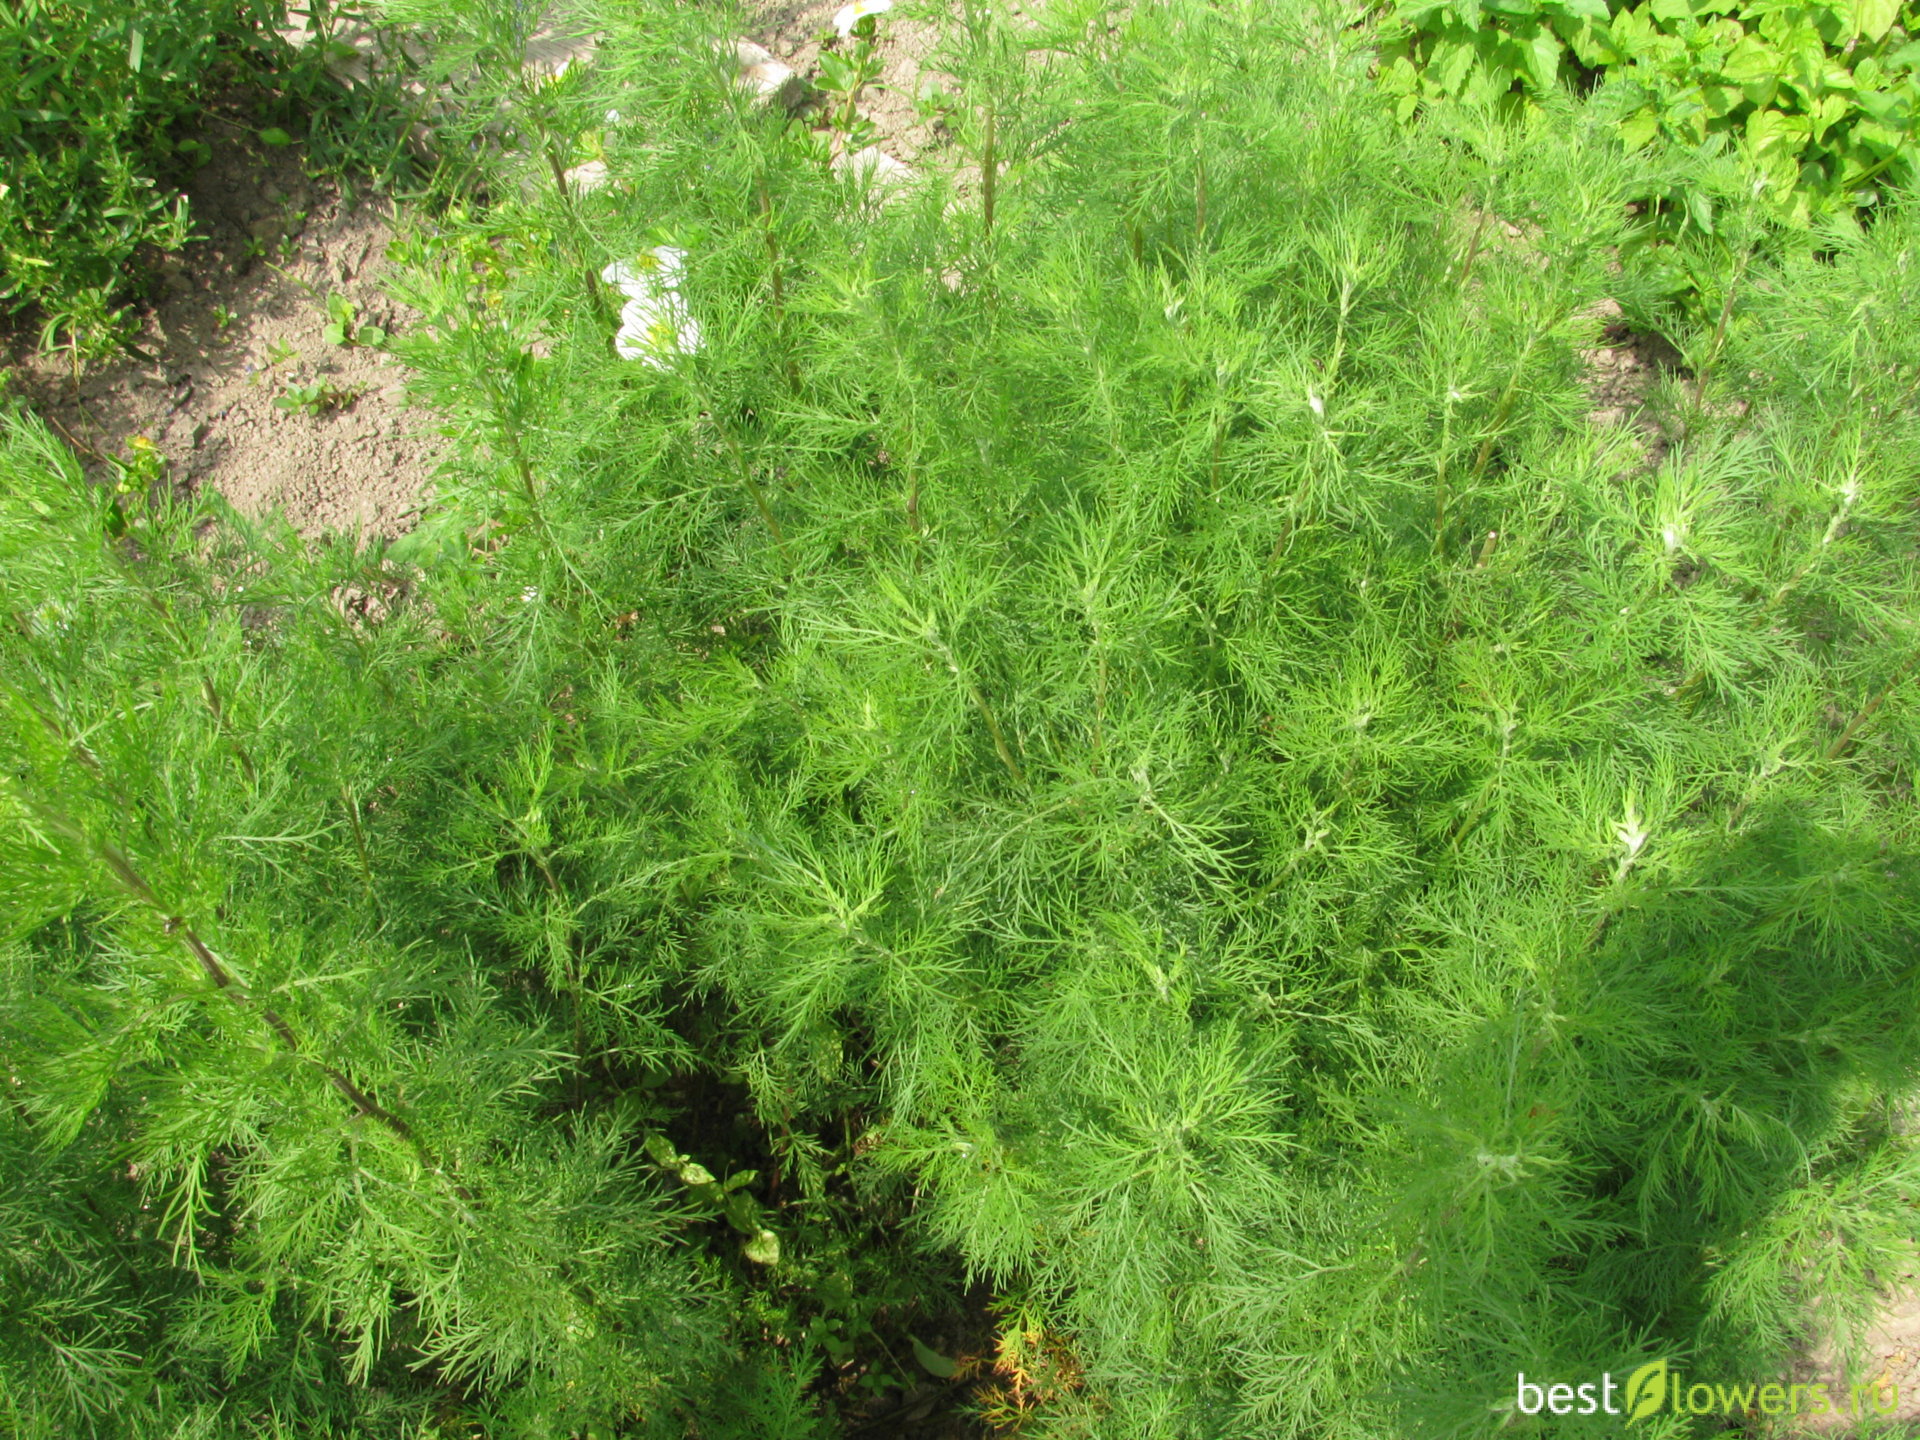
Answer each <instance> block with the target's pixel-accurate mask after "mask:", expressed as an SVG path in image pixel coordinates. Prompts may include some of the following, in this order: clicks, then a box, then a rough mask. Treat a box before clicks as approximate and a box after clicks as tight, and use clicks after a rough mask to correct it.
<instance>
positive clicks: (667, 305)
mask: <svg viewBox="0 0 1920 1440" xmlns="http://www.w3.org/2000/svg"><path fill="white" fill-rule="evenodd" d="M613 348H614V350H615V351H616V352H617V353H618V354H619V356H620V358H621V359H622V360H640V361H644V362H645V363H646V364H648V365H651V366H653V368H654V369H656V370H665V369H666V368H667V365H668V362H669V360H671V359H672V357H673V356H675V355H691V354H693V353H694V352H695V351H697V350H698V349H699V348H700V327H699V325H698V324H696V323H695V321H694V318H693V316H691V315H689V314H688V313H687V306H686V302H685V301H684V300H682V299H681V298H680V297H679V296H678V295H676V294H674V293H673V292H672V291H662V292H661V293H658V294H654V295H643V296H636V297H635V298H634V299H631V300H629V301H627V304H626V308H625V309H623V310H622V311H621V312H620V331H619V333H618V334H617V335H615V336H614V337H613Z"/></svg>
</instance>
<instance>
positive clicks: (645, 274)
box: [600, 245, 687, 300]
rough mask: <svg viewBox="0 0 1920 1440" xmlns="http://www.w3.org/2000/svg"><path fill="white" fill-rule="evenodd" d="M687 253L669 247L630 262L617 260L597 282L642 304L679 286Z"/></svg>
mask: <svg viewBox="0 0 1920 1440" xmlns="http://www.w3.org/2000/svg"><path fill="white" fill-rule="evenodd" d="M686 258H687V252H686V251H684V250H681V249H677V248H675V247H674V246H672V245H657V246H655V247H654V248H653V249H651V250H643V251H641V252H640V254H638V255H636V256H635V257H634V258H633V259H632V260H631V261H627V260H616V261H614V262H613V263H612V264H611V265H609V266H607V268H606V269H604V270H602V271H601V272H600V278H601V279H602V280H603V281H605V282H606V283H607V284H609V285H611V286H613V287H614V288H615V289H616V290H618V291H619V292H620V293H621V294H622V295H625V296H626V297H627V298H628V299H630V300H644V299H647V298H649V297H650V296H653V295H657V294H660V293H662V292H664V291H671V290H672V289H673V288H674V287H675V286H676V285H678V284H679V283H680V277H681V274H682V272H683V270H684V268H685V262H686Z"/></svg>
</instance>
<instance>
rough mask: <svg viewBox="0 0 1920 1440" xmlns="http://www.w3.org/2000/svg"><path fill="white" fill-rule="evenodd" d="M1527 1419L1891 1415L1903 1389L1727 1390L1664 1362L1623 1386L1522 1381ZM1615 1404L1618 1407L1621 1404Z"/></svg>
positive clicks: (1607, 1376) (1608, 1375)
mask: <svg viewBox="0 0 1920 1440" xmlns="http://www.w3.org/2000/svg"><path fill="white" fill-rule="evenodd" d="M1518 1379H1519V1390H1518V1395H1517V1399H1516V1404H1517V1405H1518V1406H1519V1409H1520V1413H1521V1414H1523V1415H1539V1414H1541V1413H1542V1412H1544V1413H1546V1414H1548V1415H1618V1416H1620V1417H1621V1423H1622V1424H1625V1425H1631V1424H1633V1423H1634V1422H1635V1421H1638V1420H1645V1419H1646V1418H1647V1417H1648V1416H1650V1415H1658V1414H1660V1413H1661V1412H1662V1411H1665V1412H1667V1413H1668V1414H1672V1415H1751V1414H1755V1413H1758V1414H1761V1415H1853V1416H1861V1415H1868V1414H1874V1415H1892V1414H1894V1413H1895V1412H1896V1411H1897V1410H1898V1409H1899V1408H1900V1390H1899V1387H1898V1386H1896V1385H1895V1384H1894V1383H1893V1382H1892V1381H1891V1380H1883V1381H1880V1382H1878V1383H1875V1384H1866V1385H1855V1386H1854V1387H1853V1388H1852V1390H1851V1391H1844V1390H1841V1389H1840V1387H1838V1386H1834V1385H1827V1384H1824V1383H1822V1384H1811V1385H1725V1384H1720V1383H1718V1382H1712V1383H1709V1382H1706V1381H1694V1382H1691V1383H1689V1382H1688V1380H1687V1377H1686V1376H1685V1375H1683V1374H1682V1373H1681V1372H1680V1371H1678V1370H1676V1369H1674V1368H1673V1367H1672V1366H1671V1365H1669V1364H1668V1363H1667V1362H1666V1361H1665V1360H1655V1361H1653V1362H1651V1363H1650V1364H1646V1365H1642V1366H1641V1367H1640V1368H1639V1369H1638V1370H1635V1371H1634V1372H1633V1373H1632V1374H1631V1375H1629V1376H1627V1379H1626V1383H1625V1384H1624V1385H1623V1384H1621V1383H1620V1381H1618V1380H1617V1379H1615V1377H1614V1374H1613V1372H1612V1371H1610V1370H1609V1371H1606V1372H1605V1373H1603V1374H1602V1375H1601V1376H1600V1378H1599V1379H1598V1380H1588V1381H1584V1382H1582V1383H1579V1384H1566V1383H1563V1382H1555V1381H1548V1380H1540V1379H1534V1380H1529V1379H1528V1378H1527V1377H1526V1373H1525V1372H1524V1371H1522V1372H1521V1373H1520V1375H1519V1377H1518ZM1616 1401H1617V1402H1618V1403H1616Z"/></svg>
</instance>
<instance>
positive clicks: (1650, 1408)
mask: <svg viewBox="0 0 1920 1440" xmlns="http://www.w3.org/2000/svg"><path fill="white" fill-rule="evenodd" d="M1666 1399H1667V1362H1666V1361H1665V1360H1655V1361H1652V1362H1651V1363H1649V1364H1646V1365H1642V1366H1641V1367H1640V1368H1639V1369H1638V1370H1636V1371H1634V1372H1633V1374H1631V1375H1629V1376H1628V1377H1627V1391H1626V1401H1627V1424H1629V1425H1631V1424H1633V1422H1634V1421H1636V1420H1644V1419H1646V1417H1647V1416H1649V1415H1652V1414H1654V1413H1655V1412H1657V1411H1658V1410H1659V1409H1660V1407H1661V1406H1662V1405H1664V1404H1665V1403H1666Z"/></svg>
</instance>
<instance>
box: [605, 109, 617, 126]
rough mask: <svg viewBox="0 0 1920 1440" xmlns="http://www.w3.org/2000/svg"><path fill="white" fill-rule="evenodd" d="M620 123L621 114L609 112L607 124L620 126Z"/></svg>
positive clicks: (615, 111) (614, 111) (613, 111)
mask: <svg viewBox="0 0 1920 1440" xmlns="http://www.w3.org/2000/svg"><path fill="white" fill-rule="evenodd" d="M619 123H620V112H619V111H618V110H609V111H607V124H609V125H618V124H619Z"/></svg>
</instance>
